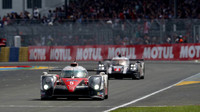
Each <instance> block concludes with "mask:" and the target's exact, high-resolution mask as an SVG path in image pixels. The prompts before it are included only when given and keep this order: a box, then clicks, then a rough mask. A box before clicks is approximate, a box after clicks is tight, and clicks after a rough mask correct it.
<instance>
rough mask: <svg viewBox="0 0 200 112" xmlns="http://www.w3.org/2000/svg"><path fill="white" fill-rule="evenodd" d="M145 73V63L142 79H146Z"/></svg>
mask: <svg viewBox="0 0 200 112" xmlns="http://www.w3.org/2000/svg"><path fill="white" fill-rule="evenodd" d="M144 75H145V65H144V68H143V76H141V77H140V79H144Z"/></svg>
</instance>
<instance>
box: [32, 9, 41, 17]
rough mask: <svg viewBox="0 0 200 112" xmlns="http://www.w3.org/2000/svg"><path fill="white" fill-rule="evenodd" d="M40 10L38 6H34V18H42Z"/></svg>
mask: <svg viewBox="0 0 200 112" xmlns="http://www.w3.org/2000/svg"><path fill="white" fill-rule="evenodd" d="M39 16H40V12H39V9H38V8H37V7H35V8H34V10H33V18H34V19H40V17H39Z"/></svg>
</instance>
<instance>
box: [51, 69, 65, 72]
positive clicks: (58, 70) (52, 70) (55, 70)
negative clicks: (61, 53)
mask: <svg viewBox="0 0 200 112" xmlns="http://www.w3.org/2000/svg"><path fill="white" fill-rule="evenodd" d="M61 71H62V69H49V72H61Z"/></svg>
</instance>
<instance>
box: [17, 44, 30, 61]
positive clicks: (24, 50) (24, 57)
mask: <svg viewBox="0 0 200 112" xmlns="http://www.w3.org/2000/svg"><path fill="white" fill-rule="evenodd" d="M24 61H28V47H20V48H19V62H24Z"/></svg>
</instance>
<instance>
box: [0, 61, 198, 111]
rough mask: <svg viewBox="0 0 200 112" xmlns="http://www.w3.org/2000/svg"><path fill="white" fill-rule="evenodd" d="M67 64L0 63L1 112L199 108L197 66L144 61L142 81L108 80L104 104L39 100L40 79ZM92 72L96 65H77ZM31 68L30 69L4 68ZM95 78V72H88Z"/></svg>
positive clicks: (83, 63)
mask: <svg viewBox="0 0 200 112" xmlns="http://www.w3.org/2000/svg"><path fill="white" fill-rule="evenodd" d="M69 64H70V62H12V63H0V77H1V78H0V82H1V84H0V88H1V90H0V112H13V111H15V112H55V111H60V112H61V111H63V112H77V111H81V112H92V111H95V112H102V111H110V110H114V109H117V108H119V107H132V106H176V105H178V106H179V105H200V95H199V94H200V63H198V62H193V61H190V62H178V61H176V62H174V61H173V62H170V61H169V62H168V61H163V62H161V61H146V62H145V78H144V79H142V80H132V79H111V80H109V97H108V99H107V100H103V101H99V100H91V99H77V100H67V99H56V100H48V101H41V100H40V76H41V74H42V73H43V72H45V71H48V68H51V67H58V68H63V67H64V66H67V65H69ZM79 65H81V66H83V67H85V68H87V69H95V68H97V66H98V62H91V61H89V62H86V61H85V62H79ZM16 66H18V67H19V66H31V67H30V69H8V70H5V67H16ZM1 69H2V70H1ZM89 74H90V75H94V74H95V73H94V72H89Z"/></svg>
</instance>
